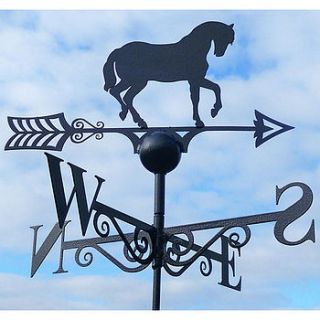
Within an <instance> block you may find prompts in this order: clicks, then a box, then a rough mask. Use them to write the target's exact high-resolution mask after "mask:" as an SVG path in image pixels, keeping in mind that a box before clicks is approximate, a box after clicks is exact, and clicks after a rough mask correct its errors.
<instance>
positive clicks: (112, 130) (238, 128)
mask: <svg viewBox="0 0 320 320" xmlns="http://www.w3.org/2000/svg"><path fill="white" fill-rule="evenodd" d="M168 130H174V131H175V132H185V131H194V130H195V131H197V132H206V131H255V130H256V128H255V127H254V126H207V127H203V128H197V127H150V128H79V129H78V128H72V133H122V132H128V133H147V132H150V131H168Z"/></svg>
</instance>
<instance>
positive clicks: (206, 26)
mask: <svg viewBox="0 0 320 320" xmlns="http://www.w3.org/2000/svg"><path fill="white" fill-rule="evenodd" d="M226 26H227V25H226V24H224V23H222V22H219V21H207V22H204V23H202V24H200V25H198V26H197V27H195V28H194V29H193V30H192V31H191V32H190V33H189V34H187V35H186V36H184V37H183V38H182V39H181V40H180V41H179V42H186V41H189V40H190V39H194V38H197V37H198V36H199V34H204V33H208V35H210V36H211V35H212V31H213V30H215V31H218V30H221V29H223V28H225V27H226Z"/></svg>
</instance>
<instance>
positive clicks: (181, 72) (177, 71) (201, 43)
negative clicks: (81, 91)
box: [103, 21, 234, 128]
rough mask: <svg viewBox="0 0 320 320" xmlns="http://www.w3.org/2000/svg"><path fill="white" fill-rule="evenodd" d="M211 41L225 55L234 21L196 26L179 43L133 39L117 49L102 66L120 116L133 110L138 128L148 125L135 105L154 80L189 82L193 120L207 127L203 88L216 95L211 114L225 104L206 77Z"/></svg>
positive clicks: (105, 88) (216, 87)
mask: <svg viewBox="0 0 320 320" xmlns="http://www.w3.org/2000/svg"><path fill="white" fill-rule="evenodd" d="M212 41H213V42H214V54H215V55H216V56H217V57H221V56H223V55H224V53H225V51H226V49H227V47H228V45H229V44H232V43H233V41H234V30H233V24H231V25H226V24H224V23H221V22H216V21H209V22H205V23H203V24H201V25H199V26H197V27H196V28H194V29H193V30H192V31H191V33H190V34H188V35H187V36H185V37H184V38H182V39H181V40H180V41H179V42H177V43H172V44H163V45H157V44H149V43H145V42H131V43H128V44H126V45H124V46H123V47H122V48H119V49H116V50H114V51H113V52H112V53H111V54H110V55H109V57H108V60H107V62H106V63H105V65H104V67H103V75H104V79H105V85H104V90H105V91H107V92H108V91H110V94H111V95H112V96H114V97H115V98H116V99H117V100H118V101H119V102H120V104H121V108H122V110H121V112H120V113H119V116H120V118H121V119H122V120H124V119H125V118H126V116H127V114H128V111H130V112H131V115H132V118H133V121H134V122H135V123H138V126H139V127H141V128H146V127H147V124H146V122H145V121H144V120H143V119H142V118H141V117H140V115H139V113H138V112H137V111H136V110H135V108H134V107H133V99H134V97H135V96H136V95H137V94H138V93H139V92H140V91H141V90H142V89H144V88H145V86H146V85H147V83H148V81H151V80H153V81H161V82H174V81H182V80H185V81H188V82H189V85H190V93H191V101H192V104H193V119H194V120H195V124H196V126H197V127H203V126H204V123H203V122H202V121H201V119H200V117H199V112H198V104H199V93H200V87H202V88H206V89H209V90H212V91H213V92H214V93H215V96H216V102H215V104H214V106H213V108H212V110H211V116H212V117H213V118H214V117H215V116H216V115H217V113H218V111H219V110H220V109H221V107H222V104H221V96H220V87H219V86H218V85H217V84H216V83H214V82H212V81H210V80H208V79H206V78H205V76H206V73H207V70H208V68H209V65H208V62H207V60H206V57H207V54H208V52H209V49H210V47H211V43H212ZM115 71H116V73H115ZM116 74H117V76H118V78H119V81H118V80H117V77H116ZM124 91H126V92H125V94H124V96H123V97H121V92H124Z"/></svg>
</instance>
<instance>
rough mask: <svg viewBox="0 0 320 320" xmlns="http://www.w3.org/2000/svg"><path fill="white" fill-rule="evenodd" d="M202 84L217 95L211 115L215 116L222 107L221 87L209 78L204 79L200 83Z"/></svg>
mask: <svg viewBox="0 0 320 320" xmlns="http://www.w3.org/2000/svg"><path fill="white" fill-rule="evenodd" d="M200 86H201V87H202V88H205V89H209V90H212V91H213V92H214V94H215V96H216V103H215V104H214V105H213V108H212V109H211V117H212V118H214V117H215V116H216V115H217V114H218V112H219V110H220V109H221V108H222V103H221V89H220V87H219V85H217V84H216V83H214V82H212V81H210V80H208V79H203V80H202V81H201V83H200Z"/></svg>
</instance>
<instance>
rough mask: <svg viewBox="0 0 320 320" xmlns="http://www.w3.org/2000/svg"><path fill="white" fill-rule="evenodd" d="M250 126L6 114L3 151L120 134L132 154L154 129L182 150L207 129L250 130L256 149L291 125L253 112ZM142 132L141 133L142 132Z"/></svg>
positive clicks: (55, 146) (43, 147)
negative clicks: (112, 124) (111, 122)
mask: <svg viewBox="0 0 320 320" xmlns="http://www.w3.org/2000/svg"><path fill="white" fill-rule="evenodd" d="M255 116H256V120H254V121H253V122H254V125H253V126H206V127H203V128H196V127H152V128H146V129H142V128H106V127H105V126H104V123H103V122H102V121H98V122H97V123H96V125H94V124H92V123H90V122H89V121H87V120H85V119H83V118H78V119H75V120H74V121H72V124H71V125H70V124H69V123H68V122H67V121H66V119H65V116H64V114H63V113H58V114H54V115H50V116H43V117H32V118H26V117H8V124H9V126H10V128H11V130H12V131H13V132H14V135H12V137H11V138H10V139H9V140H8V141H7V143H6V145H5V150H28V149H33V150H54V151H61V150H62V149H63V146H64V144H65V142H66V141H67V140H68V138H70V140H71V141H72V142H74V143H82V142H84V141H86V140H88V139H89V138H91V137H93V136H94V137H95V138H96V139H98V140H100V139H102V138H103V136H104V134H105V133H119V134H122V135H124V136H126V137H127V138H128V139H129V140H130V141H131V143H132V145H133V150H134V153H137V152H138V146H139V145H140V144H141V142H142V141H143V139H144V138H145V137H146V136H147V135H150V134H152V133H154V132H158V131H161V132H166V133H168V134H169V135H172V136H174V137H175V138H176V139H177V140H178V141H179V143H180V144H181V148H182V152H187V151H188V146H189V143H190V141H191V140H192V139H193V138H194V137H195V136H196V135H197V134H199V133H201V132H207V131H236V132H253V133H254V138H256V141H255V146H256V148H257V147H259V146H260V145H262V144H263V143H265V142H266V141H268V140H270V139H271V138H274V137H275V136H277V135H279V134H281V133H284V132H286V131H288V130H291V129H293V128H294V127H292V126H289V125H287V124H284V123H281V122H279V121H276V120H274V119H271V118H270V117H268V116H266V115H264V114H262V113H261V112H259V111H257V110H256V111H255ZM141 134H142V135H141Z"/></svg>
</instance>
